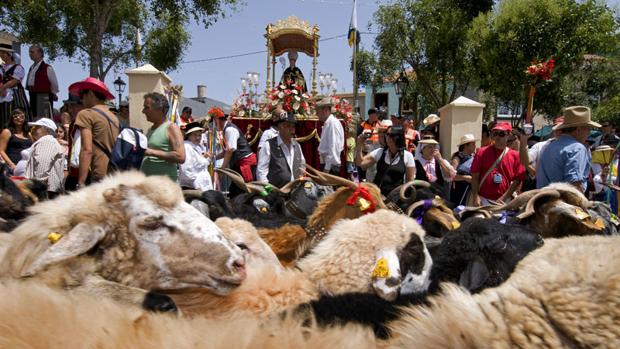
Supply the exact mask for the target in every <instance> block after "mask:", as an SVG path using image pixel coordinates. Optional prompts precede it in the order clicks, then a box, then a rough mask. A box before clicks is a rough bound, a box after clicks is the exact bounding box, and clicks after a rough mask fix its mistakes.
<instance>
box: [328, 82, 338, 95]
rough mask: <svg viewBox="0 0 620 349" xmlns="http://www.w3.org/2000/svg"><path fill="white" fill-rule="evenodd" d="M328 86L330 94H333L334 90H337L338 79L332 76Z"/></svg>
mask: <svg viewBox="0 0 620 349" xmlns="http://www.w3.org/2000/svg"><path fill="white" fill-rule="evenodd" d="M329 87H330V88H331V90H332V96H334V95H335V94H336V92H338V79H336V78H332V79H331V81H330V84H329Z"/></svg>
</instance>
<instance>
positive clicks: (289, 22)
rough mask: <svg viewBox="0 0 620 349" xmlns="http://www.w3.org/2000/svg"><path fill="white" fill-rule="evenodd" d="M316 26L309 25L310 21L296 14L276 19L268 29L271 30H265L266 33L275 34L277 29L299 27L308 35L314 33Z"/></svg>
mask: <svg viewBox="0 0 620 349" xmlns="http://www.w3.org/2000/svg"><path fill="white" fill-rule="evenodd" d="M315 27H316V26H314V27H313V26H311V25H310V23H308V22H306V21H304V20H301V19H299V18H298V17H296V16H288V17H287V18H286V19H280V20H277V21H276V24H274V25H273V26H272V27H271V28H270V29H271V31H267V33H268V34H277V32H278V31H281V30H290V29H300V30H302V31H304V32H305V33H307V34H308V35H309V36H312V35H313V34H314V28H315Z"/></svg>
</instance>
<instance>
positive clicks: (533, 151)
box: [527, 138, 555, 168]
mask: <svg viewBox="0 0 620 349" xmlns="http://www.w3.org/2000/svg"><path fill="white" fill-rule="evenodd" d="M554 139H555V138H551V139H548V140H546V141H544V142H538V143H536V144H534V145H533V146H532V147H531V148H530V149H528V151H527V156H528V158H529V159H530V165H534V168H538V159H540V155H541V154H542V152H543V150H544V149H545V147H546V146H547V145H549V143H551V141H552V140H554Z"/></svg>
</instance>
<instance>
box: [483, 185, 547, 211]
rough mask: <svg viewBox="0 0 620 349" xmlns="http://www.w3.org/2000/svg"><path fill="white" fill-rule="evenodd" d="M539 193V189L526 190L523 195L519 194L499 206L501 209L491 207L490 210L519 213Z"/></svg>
mask: <svg viewBox="0 0 620 349" xmlns="http://www.w3.org/2000/svg"><path fill="white" fill-rule="evenodd" d="M539 192H540V189H534V190H528V191H526V192H524V193H521V194H519V195H518V196H517V197H516V198H514V199H513V200H512V201H510V202H509V203H507V204H505V205H503V206H501V207H493V208H491V210H497V211H521V210H522V209H523V207H524V206H525V205H527V203H528V202H529V201H530V199H532V198H533V197H534V196H535V195H536V194H538V193H539Z"/></svg>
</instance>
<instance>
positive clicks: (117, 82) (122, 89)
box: [114, 76, 127, 108]
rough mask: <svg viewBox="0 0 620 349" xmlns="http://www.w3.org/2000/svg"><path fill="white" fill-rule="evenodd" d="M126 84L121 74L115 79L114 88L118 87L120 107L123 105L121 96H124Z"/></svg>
mask: <svg viewBox="0 0 620 349" xmlns="http://www.w3.org/2000/svg"><path fill="white" fill-rule="evenodd" d="M126 85H127V84H126V83H125V81H123V80H122V79H121V77H120V76H119V77H118V78H116V80H114V88H115V89H116V92H118V107H119V108H120V106H121V98H122V95H123V92H125V86H126Z"/></svg>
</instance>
